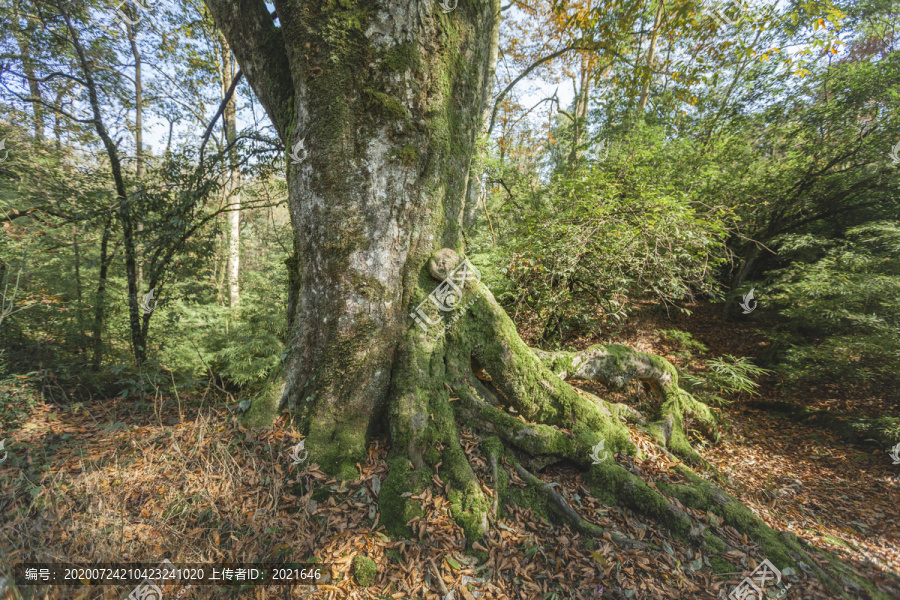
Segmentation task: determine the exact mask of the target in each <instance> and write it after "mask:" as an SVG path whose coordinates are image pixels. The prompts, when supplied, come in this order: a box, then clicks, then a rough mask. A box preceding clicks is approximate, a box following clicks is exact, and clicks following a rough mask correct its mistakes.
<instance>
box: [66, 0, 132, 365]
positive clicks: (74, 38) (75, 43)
mask: <svg viewBox="0 0 900 600" xmlns="http://www.w3.org/2000/svg"><path fill="white" fill-rule="evenodd" d="M56 8H57V10H58V11H59V14H60V15H62V16H63V18H64V19H65V20H66V25H67V28H68V32H69V39H70V41H71V43H72V48H73V50H74V51H75V57H76V59H77V63H78V66H79V67H80V68H81V72H82V75H83V78H84V85H85V88H86V89H87V93H88V101H89V104H90V107H91V113H92V116H93V119H92V121H93V124H94V130H95V131H96V132H97V136H98V137H99V138H100V140H101V141H102V142H103V146H104V149H105V150H106V155H107V156H108V157H109V168H110V172H111V174H112V178H113V184H114V185H115V190H116V196H117V199H118V202H119V208H118V211H117V212H118V217H119V222H120V223H121V224H122V234H123V237H124V246H125V275H126V280H127V282H128V324H129V327H130V329H131V348H132V351H133V353H134V358H135V362H136V363H137V364H142V363H143V362H144V360H145V359H146V348H145V347H144V344H145V342H144V335H143V330H142V328H141V319H140V316H139V315H138V308H139V306H138V290H137V261H136V250H135V239H134V229H135V227H134V221H135V219H134V209H133V208H132V207H131V202H130V200H129V198H128V191H127V190H126V188H125V179H124V177H123V175H122V162H121V160H120V159H119V151H118V149H117V148H116V144H115V142H113V140H112V138H111V137H110V135H109V130H108V129H107V128H106V124H105V123H104V121H103V114H102V112H101V111H100V103H101V100H100V93H99V86H98V85H97V82H96V80H95V79H94V70H93V67H92V63H91V60H90V59H89V58H88V53H87V52H86V50H85V48H84V45H83V44H82V43H81V36H80V32H79V30H78V29H77V28H76V27H74V26H73V24H72V20H71V17H70V15H69V7H68V5H67V4H66V3H65V2H62V1H61V0H60V1H58V2H57V3H56Z"/></svg>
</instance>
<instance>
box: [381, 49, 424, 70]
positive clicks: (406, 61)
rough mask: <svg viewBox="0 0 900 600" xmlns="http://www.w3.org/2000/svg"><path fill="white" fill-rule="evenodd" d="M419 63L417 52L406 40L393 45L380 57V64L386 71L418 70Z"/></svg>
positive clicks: (420, 62)
mask: <svg viewBox="0 0 900 600" xmlns="http://www.w3.org/2000/svg"><path fill="white" fill-rule="evenodd" d="M421 64H422V61H421V58H420V57H419V53H418V52H416V51H415V49H414V48H413V45H412V44H410V43H407V42H404V43H402V44H398V45H396V46H394V47H393V48H391V49H390V50H388V51H387V52H386V53H385V55H384V56H383V57H382V59H381V65H382V67H383V68H384V69H385V71H387V72H388V73H404V72H406V71H418V70H419V69H420V68H421Z"/></svg>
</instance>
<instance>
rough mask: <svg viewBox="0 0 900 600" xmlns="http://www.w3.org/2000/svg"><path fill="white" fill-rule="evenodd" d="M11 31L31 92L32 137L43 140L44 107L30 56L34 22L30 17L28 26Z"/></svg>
mask: <svg viewBox="0 0 900 600" xmlns="http://www.w3.org/2000/svg"><path fill="white" fill-rule="evenodd" d="M13 31H14V33H15V38H16V42H18V44H19V52H21V54H22V67H23V70H24V72H25V77H26V78H28V88H29V92H30V93H31V96H30V98H31V99H32V100H33V101H32V103H31V110H32V119H33V122H34V138H35V139H36V140H37V141H43V139H44V107H43V105H42V104H41V101H42V100H43V96H42V95H41V88H40V86H39V85H38V82H37V78H36V77H35V71H34V61H33V60H32V58H31V36H32V34H33V33H34V24H33V23H32V21H31V19H28V27H27V28H26V29H25V30H24V31H21V32H20V31H19V30H18V29H16V28H15V27H13Z"/></svg>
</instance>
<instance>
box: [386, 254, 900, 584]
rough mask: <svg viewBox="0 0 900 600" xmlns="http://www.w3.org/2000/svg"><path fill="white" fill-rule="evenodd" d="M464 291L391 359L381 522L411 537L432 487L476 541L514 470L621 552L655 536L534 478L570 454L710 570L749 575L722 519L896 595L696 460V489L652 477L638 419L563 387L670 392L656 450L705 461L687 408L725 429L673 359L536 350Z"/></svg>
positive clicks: (476, 289) (777, 558)
mask: <svg viewBox="0 0 900 600" xmlns="http://www.w3.org/2000/svg"><path fill="white" fill-rule="evenodd" d="M449 252H450V251H447V250H444V251H442V253H441V264H456V263H454V262H453V261H452V260H450V259H452V258H453V257H452V256H451V255H450V253H449ZM445 272H446V268H441V269H433V270H432V276H434V277H436V278H438V279H440V277H441V276H442V275H443V274H444V273H445ZM443 276H445V275H443ZM422 279H423V280H425V279H426V278H425V277H424V275H423V277H422ZM428 284H429V282H428V281H422V282H420V288H421V289H422V290H427V289H428ZM464 291H465V293H464V295H463V296H464V297H463V299H462V303H463V304H464V306H465V308H464V309H463V310H461V311H457V315H456V317H457V318H456V319H455V320H454V322H452V324H451V325H450V326H449V327H446V328H444V329H442V330H441V329H436V330H429V331H428V332H425V333H423V332H422V331H421V328H420V327H419V326H413V327H411V328H410V329H409V330H408V332H407V333H406V335H405V337H404V338H403V340H402V341H401V343H400V345H399V347H398V349H397V351H396V353H395V360H394V367H393V371H392V373H391V390H390V399H389V401H388V406H387V407H386V411H385V416H386V417H387V422H388V424H389V427H390V436H391V454H390V456H389V462H390V473H389V475H388V477H387V479H386V481H385V482H384V484H383V485H382V488H381V492H380V494H379V507H380V509H381V515H382V522H383V523H385V524H386V525H387V527H388V531H389V532H390V533H394V534H400V535H409V533H410V531H409V528H408V526H407V524H408V523H409V522H410V520H412V519H414V518H415V517H416V516H417V515H421V514H422V509H421V507H420V504H419V502H420V501H419V500H416V499H414V496H417V497H420V496H418V494H420V493H421V492H422V491H424V489H425V488H426V487H428V486H433V485H436V486H443V487H444V490H445V493H446V497H447V499H448V500H449V502H450V506H451V512H452V515H453V517H454V518H455V519H456V521H457V523H459V524H460V526H461V527H462V528H463V530H464V532H465V535H466V538H467V539H468V540H469V541H470V542H473V541H475V540H478V539H479V538H481V537H482V536H483V535H484V533H485V531H486V530H487V527H488V526H489V523H490V519H491V518H492V517H493V516H495V515H496V513H497V511H498V509H502V507H503V505H502V504H501V503H500V498H502V497H503V496H504V495H505V494H507V493H508V486H507V482H508V481H509V480H510V479H511V478H514V477H516V476H518V478H520V479H521V480H523V481H524V482H525V484H526V485H527V486H528V487H529V488H530V489H531V491H532V494H531V496H532V497H533V498H537V499H538V500H539V501H540V502H541V503H542V505H543V506H544V507H545V508H547V509H548V511H549V514H552V515H555V516H556V517H557V518H559V519H561V520H562V521H565V522H567V523H569V524H571V525H572V526H573V527H574V528H575V529H576V530H577V531H579V532H581V533H582V534H583V535H587V536H592V537H598V536H602V537H603V538H605V539H607V540H611V541H613V542H614V543H616V544H618V545H620V546H624V547H631V548H633V547H637V546H640V545H642V544H645V543H644V542H637V541H635V540H631V539H629V538H627V537H625V536H622V535H620V534H616V533H614V532H612V531H604V530H603V529H602V528H601V527H600V526H598V525H596V524H594V523H592V522H591V521H590V515H581V514H579V513H578V512H577V511H576V510H575V509H574V508H573V507H572V506H571V505H569V503H568V502H567V501H566V499H565V498H564V497H562V495H560V494H559V493H557V492H556V491H555V490H553V489H552V487H551V486H548V485H546V484H545V483H544V482H543V481H542V480H541V479H540V477H539V476H538V475H539V471H540V470H541V469H543V468H544V467H546V466H548V465H550V464H553V463H556V462H560V461H567V462H569V463H571V464H574V465H576V466H577V467H579V468H581V469H583V470H584V471H585V472H586V477H585V483H586V484H587V485H588V486H589V487H590V489H591V491H592V493H593V494H594V495H595V497H596V498H597V499H598V500H600V501H601V502H603V503H604V504H606V505H608V506H614V505H619V506H624V507H628V508H631V509H634V510H636V511H639V512H641V513H642V514H644V515H646V516H648V517H650V518H652V519H654V520H656V521H657V522H659V523H661V524H663V525H664V526H665V527H667V528H668V529H669V530H670V531H671V532H672V534H673V535H674V536H675V537H678V538H680V539H682V540H685V541H688V542H690V543H692V544H694V545H695V546H697V547H698V548H700V549H701V550H702V551H703V554H704V555H705V556H707V557H709V558H710V559H711V560H713V561H717V563H715V562H714V564H718V565H720V566H724V567H728V568H726V569H725V570H730V571H734V570H739V569H738V568H737V567H734V566H733V565H731V564H729V563H728V562H727V561H728V555H727V554H726V553H727V552H728V551H729V550H734V549H735V548H734V547H733V546H731V545H729V544H728V543H726V541H725V540H726V539H728V537H727V536H726V535H725V533H724V530H722V529H718V528H717V527H719V525H722V524H723V523H724V524H725V525H731V526H733V527H734V528H735V529H736V530H737V531H739V532H741V533H744V534H746V535H747V536H748V537H749V538H751V539H753V540H754V541H756V542H757V543H759V544H760V545H761V546H762V547H763V549H764V551H765V553H766V556H767V557H768V558H769V560H771V561H772V562H773V563H774V564H775V566H776V567H778V568H780V569H784V568H785V567H788V566H790V567H791V568H793V569H794V570H795V571H796V572H797V573H800V572H805V573H806V574H807V575H809V576H811V577H815V578H817V579H819V580H820V581H821V582H823V583H824V584H825V585H826V586H827V587H828V588H829V589H830V590H831V591H832V592H833V593H834V595H835V596H839V597H845V598H846V597H848V596H847V595H846V594H845V593H844V592H843V590H842V585H841V582H844V581H845V580H846V578H850V579H853V580H854V581H855V582H856V583H857V584H859V586H861V588H862V589H865V590H866V591H867V592H869V593H870V594H871V596H872V597H873V598H887V597H888V596H887V595H885V594H884V593H882V592H880V591H879V590H878V589H876V588H875V586H874V585H873V584H870V583H868V582H865V581H861V580H860V579H859V578H858V577H856V576H854V575H853V574H852V573H851V572H850V571H849V570H845V569H844V568H843V567H829V568H828V572H826V571H825V570H823V568H821V567H819V566H818V565H817V563H816V562H815V560H814V558H813V555H814V551H813V550H812V549H808V548H804V547H803V546H802V545H801V544H800V543H799V542H798V541H797V540H796V539H795V538H792V537H790V536H785V535H781V534H779V533H777V532H775V531H774V530H772V529H771V528H769V527H768V526H766V525H765V523H763V522H762V521H761V520H760V519H759V518H757V517H756V516H755V515H753V514H752V512H750V510H749V509H748V508H746V507H745V506H743V505H742V504H740V503H739V502H737V500H735V499H734V498H731V497H730V496H728V495H727V494H725V493H724V492H721V491H720V490H718V489H717V488H716V487H715V486H713V485H712V484H710V483H709V482H707V481H705V480H703V479H701V478H700V477H698V476H697V475H696V474H695V473H694V472H693V471H691V470H689V469H687V468H686V467H681V468H680V472H681V474H682V475H683V476H684V478H685V479H686V480H687V482H686V483H680V484H676V483H673V482H671V481H669V480H667V479H666V477H663V478H661V479H659V480H658V481H656V482H652V483H653V484H654V485H648V483H647V482H646V481H644V479H643V478H642V477H641V475H642V474H641V472H640V471H639V470H638V469H637V468H636V466H635V465H634V463H633V461H632V460H631V459H630V457H640V456H641V453H640V451H639V450H638V448H637V447H636V446H635V444H634V443H633V442H632V440H631V434H630V431H629V430H628V428H627V427H626V426H625V425H624V423H625V422H637V423H640V422H641V421H642V416H641V415H640V414H639V413H637V412H636V411H635V410H634V409H632V408H629V407H627V406H624V405H621V404H614V403H609V402H606V401H604V400H602V399H600V398H597V397H596V396H594V395H592V394H589V393H587V392H583V391H580V390H576V389H574V388H573V387H572V386H570V385H569V384H568V383H566V381H564V380H565V379H582V380H592V381H600V382H603V383H605V384H607V385H609V386H610V387H614V388H615V387H621V386H622V385H624V384H625V383H626V382H628V381H630V380H632V379H637V380H640V381H644V382H646V383H647V384H648V385H650V387H651V388H652V389H654V390H655V391H656V392H657V394H658V395H659V397H660V403H659V406H658V408H657V410H656V414H655V415H654V419H655V422H653V423H651V424H650V425H648V426H647V428H648V430H649V431H650V432H651V433H652V434H653V435H654V436H655V437H656V439H657V441H658V442H659V443H660V445H662V446H665V447H667V448H668V449H670V450H671V451H672V452H673V453H675V454H678V455H680V456H682V457H684V458H685V459H686V460H687V461H689V462H693V463H697V462H700V460H699V456H698V455H697V454H696V453H695V452H694V451H693V450H692V449H691V447H690V444H689V443H688V440H687V437H686V435H685V430H684V421H683V418H684V415H689V416H691V417H692V418H693V419H694V420H695V421H696V422H697V423H698V424H699V425H700V427H701V428H702V429H703V430H704V432H705V433H706V434H707V435H708V436H709V437H711V438H712V439H717V436H718V434H717V428H716V419H715V416H714V415H713V413H712V411H710V410H709V408H708V407H706V406H705V405H704V404H702V403H700V402H698V401H697V400H695V399H694V398H693V397H691V396H690V394H688V393H687V392H685V391H683V390H681V388H680V387H679V386H678V376H677V373H676V371H675V369H674V367H672V365H671V364H670V363H668V362H667V361H665V360H663V359H661V358H658V357H654V356H651V355H648V354H644V353H640V352H634V351H632V350H630V349H628V348H625V347H622V346H609V347H597V346H595V347H592V348H589V349H587V350H585V351H583V352H575V353H569V352H553V353H550V352H541V351H532V350H531V349H530V348H528V347H527V346H526V345H525V344H524V343H523V342H522V340H521V339H520V338H519V336H518V334H517V333H516V330H515V327H514V325H513V323H512V321H511V320H510V319H509V317H508V316H507V315H506V313H505V312H504V311H503V310H502V309H501V308H500V307H499V306H498V305H497V302H496V300H495V299H494V298H493V296H492V295H491V293H490V291H488V290H487V288H486V287H485V286H483V285H481V284H480V283H479V282H468V283H467V284H466V285H465V286H464ZM420 301H421V297H419V298H413V302H414V303H416V304H417V303H418V302H420ZM424 306H427V303H426V304H425V305H424ZM426 316H427V321H429V322H434V321H436V320H437V318H438V314H437V312H436V311H435V312H434V314H431V315H426ZM476 374H477V376H476ZM457 423H465V425H466V426H467V427H469V428H471V429H472V430H473V431H475V432H477V433H479V434H481V442H480V444H479V448H480V449H481V452H482V455H484V456H486V459H487V460H486V464H487V465H489V466H490V474H491V479H492V481H491V482H490V483H491V485H493V487H494V492H493V496H494V498H493V500H491V499H489V498H488V495H489V493H485V490H488V488H487V487H486V486H483V485H482V483H481V481H479V479H478V476H477V475H476V471H475V469H474V468H473V466H472V464H470V463H469V458H468V456H467V451H464V450H463V448H462V445H461V443H460V431H459V429H458V427H457ZM600 442H604V444H605V449H606V451H607V452H608V453H609V455H608V456H607V457H606V458H605V459H603V460H601V461H599V462H598V461H597V460H596V459H595V458H593V457H592V456H591V453H592V449H593V448H596V447H598V444H599V443H600ZM468 451H469V452H471V451H472V448H471V446H470V447H469V450H468ZM615 453H618V460H617V459H616V458H615V456H616V454H615ZM507 466H510V467H511V468H512V472H509V471H507ZM654 486H655V487H654ZM684 507H689V508H688V509H685V508H684ZM698 510H702V511H704V512H703V514H704V515H708V513H713V514H715V515H718V516H719V520H715V519H713V521H714V522H713V523H711V524H710V525H707V524H705V523H704V522H702V521H701V520H700V519H698V518H697V516H696V515H697V514H699V513H697V511H698ZM586 517H587V518H586ZM716 521H719V522H718V523H717V522H716ZM836 563H837V561H832V565H835V564H836Z"/></svg>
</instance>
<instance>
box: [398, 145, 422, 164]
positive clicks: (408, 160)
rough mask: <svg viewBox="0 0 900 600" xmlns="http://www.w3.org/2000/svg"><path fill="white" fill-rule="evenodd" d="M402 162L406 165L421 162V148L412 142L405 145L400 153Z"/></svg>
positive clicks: (399, 156)
mask: <svg viewBox="0 0 900 600" xmlns="http://www.w3.org/2000/svg"><path fill="white" fill-rule="evenodd" d="M398 158H399V159H400V162H402V163H403V164H404V165H406V166H412V165H415V164H416V163H418V162H419V150H418V148H416V147H415V146H413V145H411V144H407V145H405V146H403V148H402V149H401V150H400V153H399V155H398Z"/></svg>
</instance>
